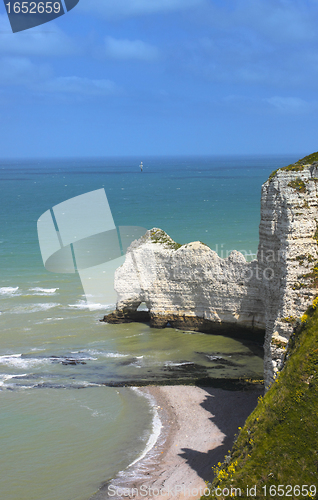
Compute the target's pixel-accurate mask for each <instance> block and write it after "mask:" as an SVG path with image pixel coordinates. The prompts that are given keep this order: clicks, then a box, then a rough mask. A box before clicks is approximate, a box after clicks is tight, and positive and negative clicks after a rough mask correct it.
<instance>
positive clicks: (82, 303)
mask: <svg viewBox="0 0 318 500" xmlns="http://www.w3.org/2000/svg"><path fill="white" fill-rule="evenodd" d="M68 307H69V308H70V309H89V310H90V311H97V310H99V309H109V308H111V307H114V304H100V303H96V304H91V303H89V304H88V303H87V302H86V300H79V301H78V302H77V303H76V304H68Z"/></svg>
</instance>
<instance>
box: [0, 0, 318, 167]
mask: <svg viewBox="0 0 318 500" xmlns="http://www.w3.org/2000/svg"><path fill="white" fill-rule="evenodd" d="M317 21H318V1H317V0H80V2H79V4H78V5H77V6H76V7H75V8H74V9H73V10H72V11H70V12H69V13H68V14H66V15H64V16H62V17H60V18H58V19H57V20H55V21H53V22H50V23H47V24H45V25H42V26H39V27H37V28H33V29H31V30H27V31H24V32H20V33H15V34H13V33H11V29H10V25H9V22H8V19H7V15H6V12H5V8H4V5H3V4H1V5H0V113H1V120H0V157H2V158H4V157H6V158H9V157H63V156H64V157H65V156H113V155H140V156H141V157H142V156H144V155H145V156H146V155H160V154H161V155H180V154H185V155H192V154H193V155H197V154H201V155H209V154H249V153H250V154H258V153H259V154H266V153H270V154H271V153H275V154H279V153H282V154H285V153H292V154H294V153H295V154H296V155H297V154H298V153H303V154H309V153H311V152H313V151H316V150H318V137H317V129H318V28H317V24H318V23H317ZM295 159H297V158H295Z"/></svg>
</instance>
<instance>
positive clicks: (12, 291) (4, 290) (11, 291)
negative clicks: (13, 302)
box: [0, 286, 21, 297]
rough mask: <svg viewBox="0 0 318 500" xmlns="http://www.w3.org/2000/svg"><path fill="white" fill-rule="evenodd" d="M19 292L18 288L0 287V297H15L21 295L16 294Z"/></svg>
mask: <svg viewBox="0 0 318 500" xmlns="http://www.w3.org/2000/svg"><path fill="white" fill-rule="evenodd" d="M18 290H19V287H18V286H15V287H13V286H2V287H0V295H6V296H8V297H16V296H18V295H21V293H17V292H18Z"/></svg>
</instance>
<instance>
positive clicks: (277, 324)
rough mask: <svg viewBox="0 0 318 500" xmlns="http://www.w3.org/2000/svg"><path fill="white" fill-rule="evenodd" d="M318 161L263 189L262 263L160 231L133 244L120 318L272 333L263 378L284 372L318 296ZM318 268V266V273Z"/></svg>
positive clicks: (118, 280)
mask: <svg viewBox="0 0 318 500" xmlns="http://www.w3.org/2000/svg"><path fill="white" fill-rule="evenodd" d="M313 159H315V160H316V159H318V155H317V158H316V155H311V156H310V157H306V158H304V159H303V160H299V162H297V163H296V164H294V165H291V166H288V167H285V169H280V170H278V171H276V172H275V173H273V174H272V175H271V176H270V178H269V180H268V181H267V182H265V184H264V185H263V187H262V199H261V222H260V229H259V248H258V254H257V259H256V260H254V261H252V262H246V260H245V258H244V256H243V255H242V254H241V253H239V252H237V251H233V252H232V253H231V254H230V256H229V257H228V258H226V259H221V258H220V257H219V256H218V255H217V253H216V252H214V251H213V250H211V249H210V248H209V247H207V246H206V245H204V244H203V243H200V242H193V243H189V244H186V245H182V246H179V245H177V244H176V243H175V242H174V241H173V240H172V239H171V238H170V237H169V236H168V235H167V234H166V233H164V231H162V230H161V229H156V228H154V229H152V230H150V231H148V232H147V233H146V235H145V236H143V237H142V238H140V239H139V240H137V241H135V242H133V243H132V245H131V246H130V247H129V249H128V251H127V255H126V260H125V263H124V264H123V265H122V266H121V267H120V268H118V269H117V271H116V274H115V289H116V291H117V293H118V301H117V305H116V312H115V313H112V314H111V315H108V316H106V317H105V320H106V321H110V322H111V321H112V322H118V321H126V320H130V319H135V320H138V318H139V317H140V316H138V312H137V308H138V307H139V305H140V304H141V303H142V302H145V303H146V305H147V307H148V309H149V319H150V324H151V325H152V326H155V327H159V328H160V327H165V326H166V325H167V323H168V322H169V323H170V324H171V325H172V326H174V327H176V328H187V329H192V330H200V331H206V332H211V333H213V332H224V333H226V332H229V333H235V332H236V334H238V335H240V332H243V330H244V331H245V332H250V335H252V336H253V335H255V336H256V335H258V334H259V333H260V332H264V330H265V344H264V347H265V357H264V372H265V373H264V378H265V385H266V386H269V385H270V383H271V382H272V380H273V379H274V378H275V375H276V373H277V371H278V370H279V369H280V368H281V367H282V364H283V360H284V355H285V352H286V346H287V343H288V340H289V338H290V335H291V333H292V332H293V326H294V325H295V322H297V320H298V321H299V318H300V317H301V316H302V314H303V313H304V311H305V310H306V309H307V307H308V306H309V305H310V303H311V302H312V301H313V298H314V297H315V296H316V294H317V286H318V263H317V259H318V252H317V238H318V231H317V222H316V221H317V220H318V203H317V193H318V192H317V183H318V168H317V167H318V162H317V163H315V162H314V163H313ZM316 266H317V267H316Z"/></svg>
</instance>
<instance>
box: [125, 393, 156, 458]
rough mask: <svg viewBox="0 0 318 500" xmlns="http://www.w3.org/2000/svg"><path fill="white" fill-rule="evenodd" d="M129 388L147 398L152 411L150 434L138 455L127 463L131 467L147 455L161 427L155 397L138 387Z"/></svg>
mask: <svg viewBox="0 0 318 500" xmlns="http://www.w3.org/2000/svg"><path fill="white" fill-rule="evenodd" d="M131 389H132V390H133V391H134V392H136V393H137V394H139V395H140V396H143V397H145V398H146V399H148V401H149V402H150V405H151V411H152V432H151V434H150V436H149V438H148V441H147V443H146V446H145V448H144V450H143V451H142V453H141V454H140V455H139V457H137V458H136V459H135V460H134V461H133V462H132V463H131V464H130V465H129V467H132V466H133V465H135V464H136V463H137V462H139V461H140V460H142V459H143V458H144V457H145V456H146V455H147V453H148V452H149V451H150V450H151V449H152V448H153V447H154V446H155V444H156V442H157V441H158V438H159V436H160V433H161V429H162V422H161V420H160V417H159V413H158V410H157V402H156V400H155V398H154V397H153V396H152V395H151V394H146V393H144V392H142V391H140V389H139V388H138V387H131Z"/></svg>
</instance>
